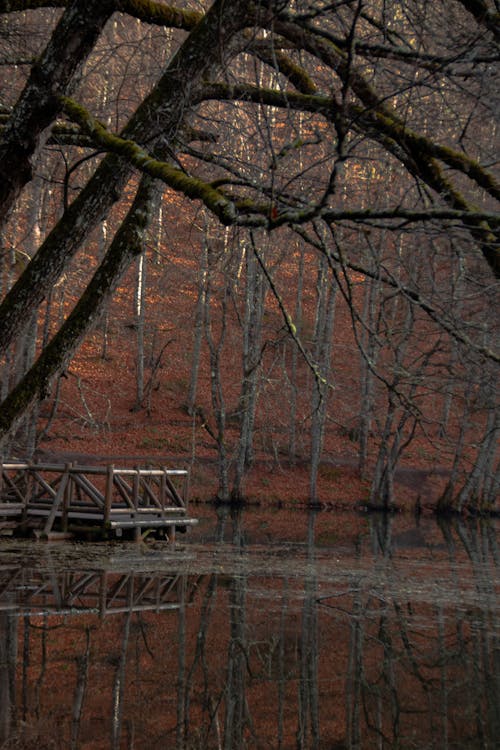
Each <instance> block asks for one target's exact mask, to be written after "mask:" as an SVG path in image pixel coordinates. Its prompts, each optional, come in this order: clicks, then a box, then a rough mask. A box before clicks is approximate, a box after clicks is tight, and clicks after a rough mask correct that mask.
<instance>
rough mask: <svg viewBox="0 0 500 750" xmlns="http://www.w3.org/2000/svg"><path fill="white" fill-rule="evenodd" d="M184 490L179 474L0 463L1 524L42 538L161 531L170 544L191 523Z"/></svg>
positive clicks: (161, 470) (184, 481) (174, 471)
mask: <svg viewBox="0 0 500 750" xmlns="http://www.w3.org/2000/svg"><path fill="white" fill-rule="evenodd" d="M179 484H180V485H181V486H179ZM187 485H188V474H187V471H186V470H184V469H166V468H165V467H161V468H139V467H137V468H133V469H131V468H115V466H113V465H108V466H78V465H74V464H70V463H67V464H31V463H23V462H5V463H0V525H1V519H2V518H3V519H7V518H10V519H11V521H15V523H16V524H17V525H19V524H22V525H24V526H28V527H30V526H34V525H38V526H41V528H42V531H43V533H44V534H49V533H50V532H51V531H52V530H53V529H54V528H55V527H56V526H57V527H58V528H59V529H60V530H61V531H68V530H72V531H78V530H82V528H86V529H88V528H89V527H93V528H94V529H95V528H98V529H100V530H101V531H102V532H104V533H106V532H110V531H114V532H115V533H116V535H117V536H121V534H122V532H123V530H124V529H131V530H133V531H134V533H135V535H136V536H137V537H138V536H140V533H141V530H142V529H164V530H166V531H167V532H168V535H169V537H170V538H171V539H173V538H174V537H175V530H176V528H179V527H181V528H185V527H186V526H189V525H191V524H194V523H196V519H193V518H189V517H188V515H187V489H188V487H187ZM5 523H7V521H6V520H4V524H5Z"/></svg>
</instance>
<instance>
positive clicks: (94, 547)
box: [0, 508, 500, 750]
mask: <svg viewBox="0 0 500 750" xmlns="http://www.w3.org/2000/svg"><path fill="white" fill-rule="evenodd" d="M194 514H195V515H196V512H194ZM200 514H201V515H202V519H201V523H200V525H199V527H196V529H194V530H193V531H192V533H191V534H189V535H187V536H186V538H185V539H184V538H182V539H181V542H180V543H178V544H177V545H176V548H172V547H169V546H168V544H166V543H164V542H151V543H146V544H144V543H143V544H139V545H137V544H134V543H113V544H86V543H61V542H59V543H57V544H53V543H39V542H30V541H19V540H14V539H4V540H0V748H2V749H4V748H5V749H6V748H37V750H42V749H43V748H64V749H66V748H89V749H90V748H92V749H93V750H94V749H95V750H97V749H98V748H113V749H115V748H116V749H117V748H131V749H132V748H134V750H142V749H144V750H149V749H150V748H162V749H163V748H186V750H187V749H188V748H189V749H194V748H200V750H201V749H203V748H217V749H219V748H224V749H226V748H227V749H228V748H234V749H236V750H239V749H240V748H332V749H335V748H337V749H340V748H367V749H369V750H371V749H372V748H374V749H375V748H376V749H378V748H380V749H381V750H384V749H385V748H401V749H403V748H404V749H405V750H406V749H410V748H436V750H438V749H439V750H442V749H443V750H446V749H447V748H454V749H457V750H458V748H460V750H462V749H465V748H471V749H472V748H492V749H493V748H498V747H499V739H500V715H499V699H500V640H499V636H500V630H499V600H498V591H499V577H498V565H499V551H498V547H497V539H498V524H497V522H494V521H489V522H488V521H482V522H480V521H478V520H474V521H472V522H468V523H465V522H459V521H453V522H452V523H447V524H445V523H442V524H440V525H438V524H436V523H435V522H434V520H433V519H420V520H418V521H415V520H414V519H413V518H411V517H380V516H367V517H364V518H361V517H359V516H354V515H352V516H351V515H347V514H345V515H334V514H333V513H330V514H325V513H312V512H311V513H302V512H299V511H291V510H288V511H285V510H282V511H279V512H278V511H276V512H273V513H272V514H270V515H267V516H266V514H265V513H264V512H261V513H260V514H259V513H258V512H256V511H254V512H251V511H246V512H245V513H240V514H233V515H231V513H230V512H228V511H225V510H219V511H217V512H216V511H214V510H212V509H207V508H204V509H201V510H200Z"/></svg>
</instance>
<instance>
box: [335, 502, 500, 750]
mask: <svg viewBox="0 0 500 750" xmlns="http://www.w3.org/2000/svg"><path fill="white" fill-rule="evenodd" d="M392 525H393V521H392V519H391V517H388V516H387V515H384V516H377V517H373V518H372V519H371V529H370V538H371V542H372V545H371V546H372V553H373V554H374V565H375V575H376V578H377V580H378V581H379V583H378V584H376V585H375V586H373V585H370V584H364V582H363V581H362V580H361V581H359V582H358V583H357V584H356V585H355V586H354V590H353V593H352V597H351V608H350V612H349V616H350V628H351V639H350V647H349V662H348V676H347V683H346V688H347V689H346V700H347V740H348V747H349V748H353V749H355V748H364V747H370V748H371V747H381V748H382V747H384V748H385V747H400V746H404V747H408V748H411V747H415V748H416V747H421V746H422V745H421V744H420V743H421V742H422V739H423V738H425V739H426V741H427V742H428V743H429V747H433V748H434V747H436V748H438V747H439V748H445V749H446V748H451V747H456V746H457V745H456V742H457V741H459V742H460V743H462V744H460V745H459V746H460V747H462V746H463V747H471V748H472V747H481V748H490V747H493V746H494V742H496V739H495V738H498V736H500V725H499V714H498V707H499V705H500V702H499V699H500V692H499V666H500V663H499V654H500V650H499V643H498V635H497V633H498V626H497V622H496V611H497V608H496V596H495V594H496V592H495V581H496V574H497V571H496V568H497V567H498V557H497V554H496V540H495V537H494V533H492V527H491V526H490V525H489V524H488V523H484V522H475V523H473V524H468V525H467V524H464V523H463V522H462V521H459V520H458V519H457V520H455V521H454V523H453V525H448V524H445V523H444V522H441V530H442V532H443V536H444V539H445V543H446V555H447V558H448V560H449V563H450V571H451V576H450V577H449V580H450V581H452V582H453V588H452V590H450V591H449V592H446V593H447V595H446V596H445V597H444V599H442V598H441V592H442V590H443V589H442V587H440V588H439V589H437V591H436V593H433V592H432V591H431V592H430V593H429V592H425V594H426V595H425V596H422V594H421V587H422V586H425V585H426V583H425V582H426V581H427V585H432V577H431V578H430V579H425V580H420V579H417V580H415V581H412V582H411V585H409V587H408V591H407V592H406V591H405V590H404V587H403V589H402V590H401V587H400V582H399V576H400V574H401V573H402V572H403V571H401V570H399V568H398V564H397V562H396V558H395V556H394V546H393V543H394V539H396V540H397V537H395V536H394V535H393V533H391V531H393V530H392V528H391V527H392ZM402 536H404V537H405V541H406V543H411V535H410V534H409V533H407V534H406V535H402ZM415 537H416V538H418V532H415ZM443 546H444V545H440V549H439V553H440V555H442V550H441V547H443ZM464 551H465V552H466V553H467V556H468V557H469V559H470V561H471V563H472V566H471V570H472V576H473V583H474V591H473V594H471V590H470V589H468V588H467V586H466V584H467V581H464V580H463V577H462V576H463V575H464V573H465V574H466V571H467V566H464V564H463V563H464V559H463V558H464ZM440 559H442V558H440ZM460 564H461V567H460ZM428 573H430V571H428ZM454 574H455V575H454ZM429 580H430V581H431V584H429ZM457 601H458V602H462V601H463V603H462V604H459V606H458V608H457V609H456V608H455V607H456V602H457ZM327 606H331V607H332V609H335V607H334V606H333V605H328V604H327ZM457 610H458V611H457Z"/></svg>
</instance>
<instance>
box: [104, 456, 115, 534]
mask: <svg viewBox="0 0 500 750" xmlns="http://www.w3.org/2000/svg"><path fill="white" fill-rule="evenodd" d="M114 470H115V467H114V466H113V464H108V476H107V478H106V494H105V496H104V525H105V526H106V525H107V524H108V523H109V519H110V516H111V503H112V502H113V477H114Z"/></svg>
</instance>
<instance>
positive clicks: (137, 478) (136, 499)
mask: <svg viewBox="0 0 500 750" xmlns="http://www.w3.org/2000/svg"><path fill="white" fill-rule="evenodd" d="M139 482H140V469H139V467H138V466H136V467H135V475H134V489H133V490H132V492H133V496H132V502H133V504H134V508H135V509H136V510H137V508H138V507H139Z"/></svg>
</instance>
